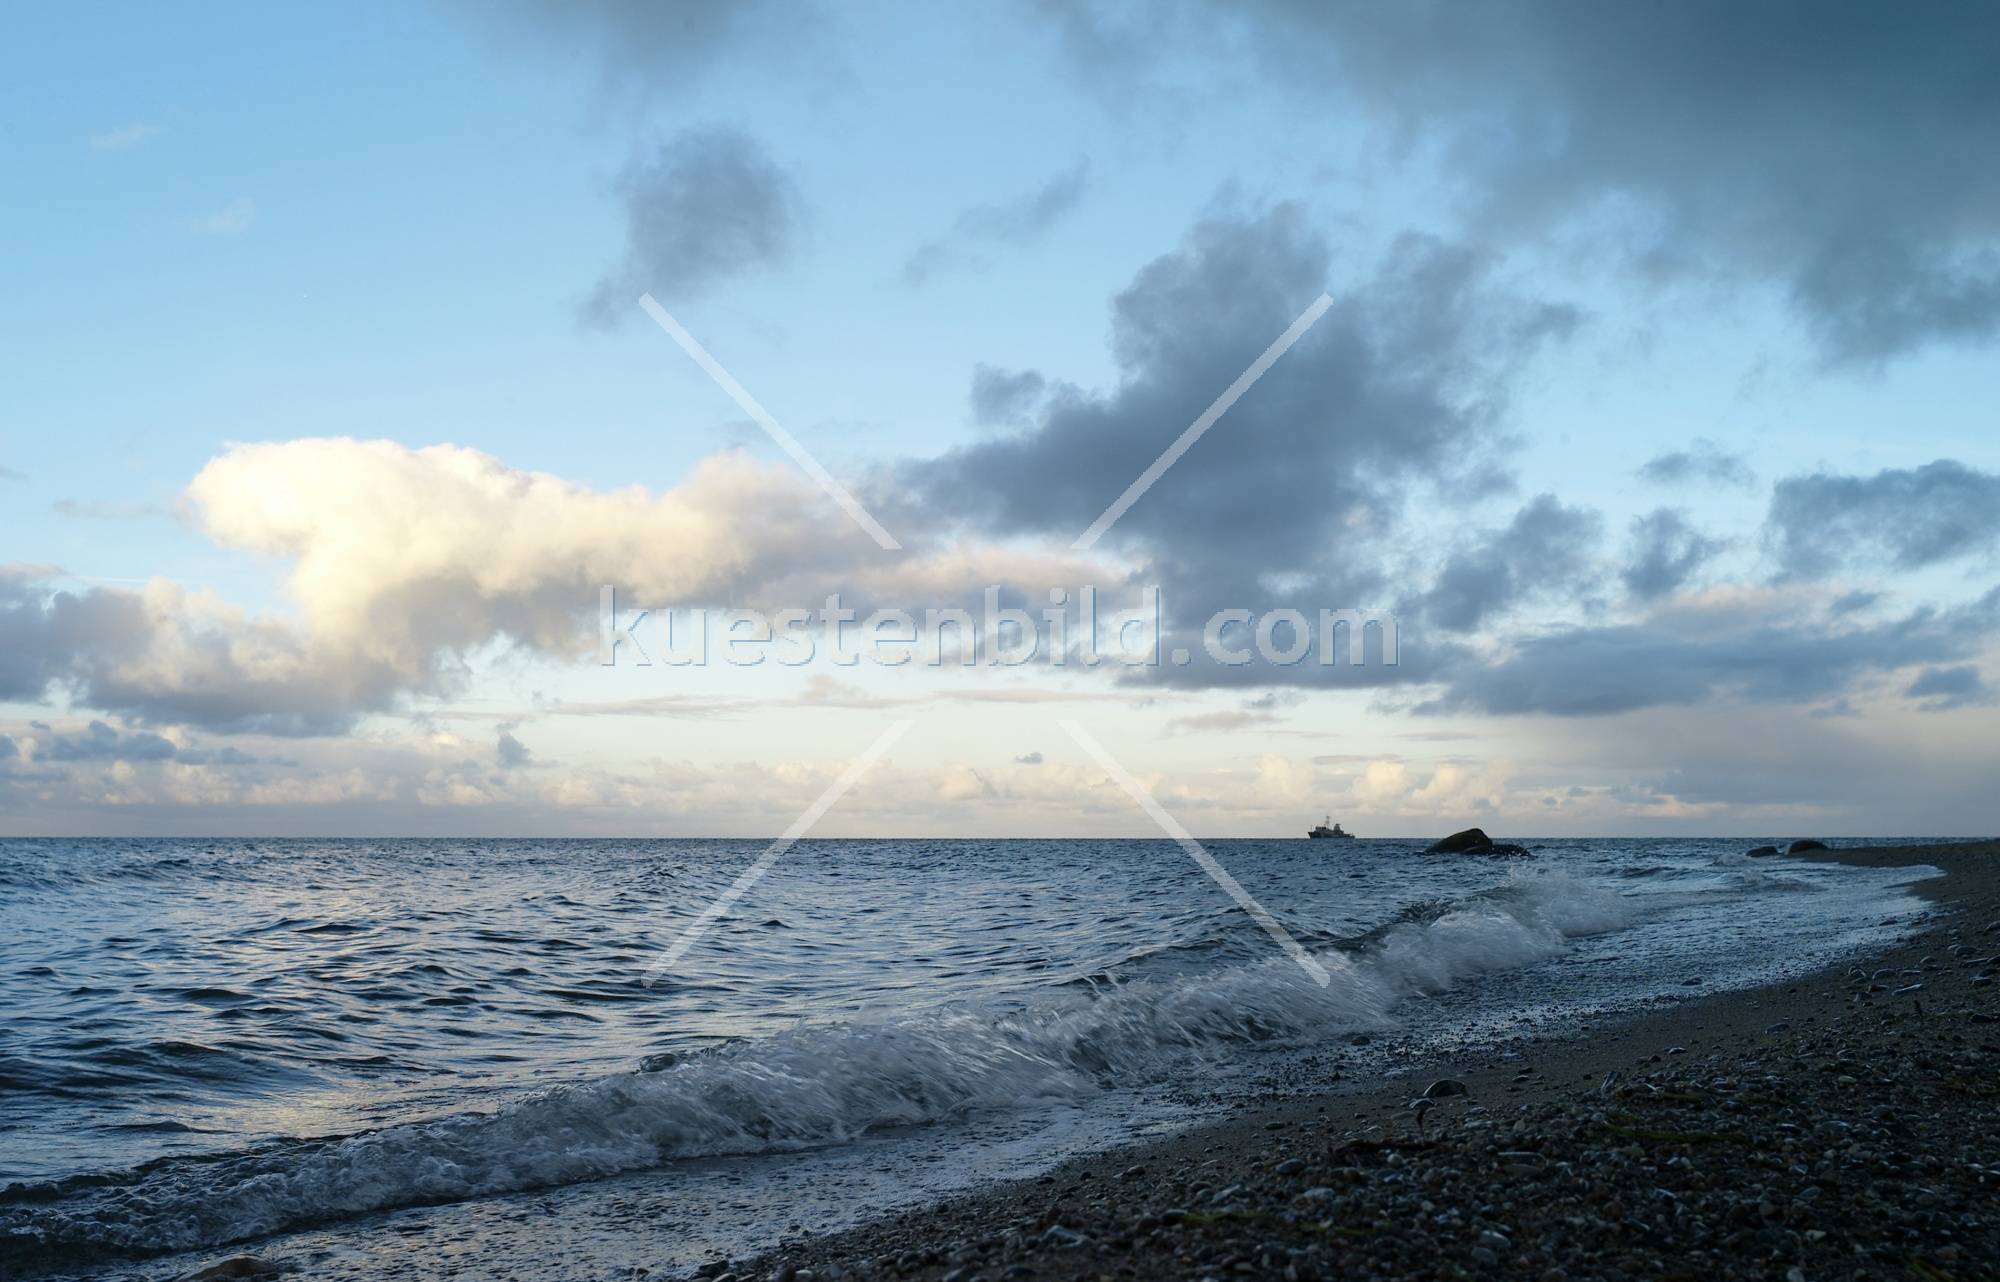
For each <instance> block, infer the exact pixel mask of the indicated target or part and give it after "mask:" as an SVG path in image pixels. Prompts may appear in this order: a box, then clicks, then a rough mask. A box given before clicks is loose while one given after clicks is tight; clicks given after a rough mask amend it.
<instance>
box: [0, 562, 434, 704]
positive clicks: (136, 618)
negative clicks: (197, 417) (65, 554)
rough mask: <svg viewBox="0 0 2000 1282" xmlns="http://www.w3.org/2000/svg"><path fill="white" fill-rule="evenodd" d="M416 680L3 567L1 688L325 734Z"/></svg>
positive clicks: (135, 597)
mask: <svg viewBox="0 0 2000 1282" xmlns="http://www.w3.org/2000/svg"><path fill="white" fill-rule="evenodd" d="M438 675H439V679H440V680H444V679H445V677H446V674H444V673H442V672H441V673H439V674H438ZM409 688H410V686H409V683H408V682H407V680H406V679H404V678H402V677H399V676H398V675H397V674H396V673H394V672H393V671H391V670H390V669H388V668H386V667H380V666H377V665H375V664H373V663H370V662H368V661H366V660H353V659H349V660H343V661H335V660H330V659H329V660H323V659H321V658H320V657H319V656H316V655H314V654H313V653H311V651H310V650H309V649H308V647H307V646H306V644H305V643H304V641H303V640H302V639H301V638H300V637H299V635H298V634H297V633H295V632H294V631H292V630H291V629H290V628H288V627H286V626H285V625H283V624H279V623H275V622H258V621H246V620H241V619H225V618H216V619H204V618H201V617H198V616H196V615H193V614H189V613H181V612H176V611H173V610H167V609H162V608H157V607H156V606H155V605H154V603H151V602H149V600H148V599H147V598H146V597H145V596H142V595H141V594H139V593H135V592H126V591H122V590H119V589H113V588H91V589H88V590H86V591H83V592H66V591H57V590H54V589H53V588H51V587H50V586H49V585H48V584H47V583H46V582H44V581H42V580H40V579H38V578H36V577H34V576H33V575H31V574H25V573H21V572H15V573H0V699H7V700H15V701H20V702H25V703H35V702H40V701H42V700H44V699H46V698H47V697H48V696H49V695H50V693H51V692H52V691H54V690H56V689H60V690H62V691H64V692H65V693H67V694H68V695H69V697H70V699H71V701H72V702H74V703H76V704H78V705H80V706H84V707H90V708H95V709H97V710H99V711H102V712H107V713H113V714H116V715H118V716H121V717H125V718H128V719H130V720H132V721H135V722H138V723H140V724H147V725H151V724H158V725H190V726H197V727H201V728H205V729H209V730H215V731H221V732H228V733H259V734H273V735H315V734H334V733H339V732H342V731H345V730H346V729H348V728H349V727H350V726H352V725H353V723H354V722H355V720H356V719H357V718H359V717H360V716H361V715H363V714H364V713H367V712H369V711H374V710H379V709H383V708H387V707H389V706H390V705H391V704H393V703H394V701H395V699H396V698H397V696H398V695H399V694H400V693H402V692H403V691H405V690H407V689H409Z"/></svg>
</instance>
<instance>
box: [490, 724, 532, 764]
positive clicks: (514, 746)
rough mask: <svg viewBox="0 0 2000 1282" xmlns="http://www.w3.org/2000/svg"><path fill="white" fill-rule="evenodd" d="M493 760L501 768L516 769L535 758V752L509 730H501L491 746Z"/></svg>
mask: <svg viewBox="0 0 2000 1282" xmlns="http://www.w3.org/2000/svg"><path fill="white" fill-rule="evenodd" d="M493 756H494V760H496V761H497V762H499V764H500V768H501V769H502V770H518V769H520V768H521V767H522V766H525V765H527V764H528V763H529V762H531V761H533V760H534V759H535V754H534V752H533V751H531V750H530V749H529V747H528V745H527V744H524V743H522V742H521V741H520V740H519V739H516V738H515V737H514V733H513V731H511V730H502V731H501V732H500V738H499V740H498V742H496V743H495V744H494V748H493Z"/></svg>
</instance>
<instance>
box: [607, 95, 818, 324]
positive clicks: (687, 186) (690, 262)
mask: <svg viewBox="0 0 2000 1282" xmlns="http://www.w3.org/2000/svg"><path fill="white" fill-rule="evenodd" d="M613 191H614V193H615V194H616V196H617V198H618V200H619V203H620V204H621V205H622V206H623V207H624V215H625V232H626V247H625V256H624V259H623V260H622V261H621V262H620V263H619V264H618V266H616V267H615V268H613V269H612V270H611V271H610V272H609V273H608V274H607V275H606V276H605V277H604V279H603V280H602V281H601V282H599V284H598V286H597V289H596V290H595V292H593V293H592V294H591V296H590V299H589V301H588V302H587V303H586V304H585V305H584V316H585V318H586V319H587V320H589V321H591V322H592V323H594V324H599V325H614V324H617V323H618V322H619V321H622V320H624V319H625V318H627V317H628V316H630V315H631V314H633V312H634V311H635V310H636V300H637V298H638V297H639V295H640V294H642V293H652V294H654V295H656V296H658V297H659V298H661V299H665V300H668V301H684V300H686V299H689V298H693V297H696V296H698V295H700V294H702V293H704V292H706V291H708V290H710V289H713V288H714V287H715V286H717V285H719V284H721V283H723V282H725V281H728V280H730V279H733V278H735V277H738V276H742V275H744V274H746V273H749V272H752V271H756V270H758V269H761V268H770V267H775V266H777V265H779V264H782V263H784V262H785V261H787V260H788V259H789V258H790V257H791V256H792V253H793V250H794V248H795V246H796V244H797V242H798V239H799V235H800V227H801V224H802V222H803V219H804V214H803V205H802V202H801V200H800V198H799V193H798V188H797V186H796V185H795V184H794V183H793V182H792V179H791V176H790V175H788V174H787V173H786V172H785V171H784V170H783V169H782V168H780V167H779V165H778V164H777V162H776V161H774V160H772V159H771V157H770V156H769V154H767V153H766V152H765V150H764V147H763V144H761V143H759V142H758V141H757V140H756V139H754V138H752V137H750V136H749V135H748V134H745V133H742V132H739V131H737V130H734V129H726V128H721V127H717V126H707V127H703V128H696V129H688V130H685V131H684V132H682V133H680V134H677V135H676V136H675V137H674V138H673V139H672V140H670V141H668V142H666V143H663V144H661V145H660V146H659V147H658V148H657V149H656V150H655V151H654V152H653V153H652V155H650V156H648V157H644V158H640V159H635V160H634V161H633V162H632V163H631V164H629V165H628V166H626V168H625V171H624V172H623V173H622V174H620V175H619V177H618V179H617V181H616V182H615V183H614V184H613Z"/></svg>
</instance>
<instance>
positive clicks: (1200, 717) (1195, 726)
mask: <svg viewBox="0 0 2000 1282" xmlns="http://www.w3.org/2000/svg"><path fill="white" fill-rule="evenodd" d="M1278 720H1279V718H1278V717H1276V716H1274V715H1273V714H1271V713H1269V712H1243V711H1236V710H1226V711H1221V712H1197V713H1195V714H1193V715H1192V716H1186V717H1173V718H1170V719H1169V720H1168V721H1167V725H1166V733H1167V734H1170V735H1175V734H1218V733H1220V734H1228V733H1231V732H1234V731H1237V730H1257V729H1261V728H1262V727H1264V726H1269V725H1275V724H1276V723H1277V722H1278Z"/></svg>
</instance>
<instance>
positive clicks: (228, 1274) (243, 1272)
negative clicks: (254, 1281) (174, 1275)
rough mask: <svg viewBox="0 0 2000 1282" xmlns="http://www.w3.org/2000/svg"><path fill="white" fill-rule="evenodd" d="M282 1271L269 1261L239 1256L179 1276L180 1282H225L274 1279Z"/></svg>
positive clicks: (252, 1256)
mask: <svg viewBox="0 0 2000 1282" xmlns="http://www.w3.org/2000/svg"><path fill="white" fill-rule="evenodd" d="M282 1271H283V1270H281V1269H279V1267H278V1266H277V1265H275V1264H273V1263H271V1262H270V1261H269V1260H260V1259H258V1258H257V1257H256V1256H254V1255H239V1256H236V1257H235V1258H233V1259H228V1260H223V1261H222V1262H220V1263H218V1264H211V1265H209V1266H208V1267H207V1268H205V1269H197V1270H195V1271H194V1272H193V1273H185V1274H182V1275H181V1282H225V1279H229V1278H274V1277H277V1276H278V1274H279V1273H281V1272H282Z"/></svg>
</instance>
